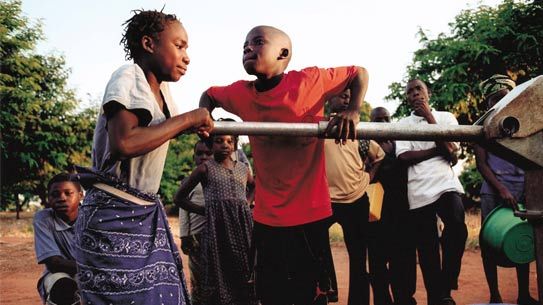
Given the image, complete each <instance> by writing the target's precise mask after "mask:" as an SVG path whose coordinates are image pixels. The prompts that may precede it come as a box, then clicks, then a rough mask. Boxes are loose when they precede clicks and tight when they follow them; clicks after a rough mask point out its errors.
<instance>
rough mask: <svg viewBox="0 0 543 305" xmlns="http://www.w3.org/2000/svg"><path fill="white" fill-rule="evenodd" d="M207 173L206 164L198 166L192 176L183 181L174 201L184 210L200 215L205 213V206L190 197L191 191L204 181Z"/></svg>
mask: <svg viewBox="0 0 543 305" xmlns="http://www.w3.org/2000/svg"><path fill="white" fill-rule="evenodd" d="M206 175H207V168H206V167H205V165H204V164H202V165H200V166H198V167H197V168H196V169H195V170H194V171H193V172H192V173H191V174H190V176H189V177H188V178H187V179H186V180H185V181H184V182H183V183H181V186H180V187H179V189H178V190H177V192H176V193H175V196H174V198H173V202H174V203H175V204H176V205H177V206H178V207H180V208H182V209H183V210H186V211H189V212H191V213H196V214H198V215H202V216H203V215H205V207H203V206H199V205H197V204H195V203H193V202H192V201H190V200H189V199H188V197H189V194H190V192H191V191H192V190H193V189H194V188H195V187H196V186H197V185H198V183H202V181H204V179H203V178H204V177H205V176H206Z"/></svg>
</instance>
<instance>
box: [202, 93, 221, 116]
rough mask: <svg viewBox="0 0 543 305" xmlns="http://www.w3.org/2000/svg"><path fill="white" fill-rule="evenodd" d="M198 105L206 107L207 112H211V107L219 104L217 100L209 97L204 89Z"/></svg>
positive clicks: (213, 107)
mask: <svg viewBox="0 0 543 305" xmlns="http://www.w3.org/2000/svg"><path fill="white" fill-rule="evenodd" d="M199 107H202V108H206V109H207V111H209V113H210V114H211V112H213V109H215V108H217V107H219V104H218V103H217V101H215V100H214V99H213V98H211V96H209V94H207V90H206V91H204V93H202V95H201V96H200V103H199Z"/></svg>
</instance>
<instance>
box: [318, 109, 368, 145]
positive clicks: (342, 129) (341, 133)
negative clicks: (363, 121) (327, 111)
mask: <svg viewBox="0 0 543 305" xmlns="http://www.w3.org/2000/svg"><path fill="white" fill-rule="evenodd" d="M359 121H360V117H359V113H358V110H345V111H342V112H339V113H338V114H336V115H335V116H333V117H332V118H331V119H330V121H329V122H328V126H326V130H325V131H324V134H325V135H327V136H328V135H332V134H333V135H335V138H336V144H339V143H340V141H341V144H345V143H346V142H347V139H350V140H352V141H354V140H355V139H356V126H357V125H358V122H359ZM334 127H336V129H335V130H334Z"/></svg>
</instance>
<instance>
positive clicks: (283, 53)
mask: <svg viewBox="0 0 543 305" xmlns="http://www.w3.org/2000/svg"><path fill="white" fill-rule="evenodd" d="M288 54H289V50H288V49H286V48H282V49H281V54H280V55H279V57H278V58H277V59H285V58H288Z"/></svg>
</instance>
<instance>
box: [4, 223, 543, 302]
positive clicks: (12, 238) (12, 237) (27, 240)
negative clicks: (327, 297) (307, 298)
mask: <svg viewBox="0 0 543 305" xmlns="http://www.w3.org/2000/svg"><path fill="white" fill-rule="evenodd" d="M14 218H15V216H14V215H13V214H9V215H6V214H5V213H0V304H5V305H8V304H9V305H15V304H17V305H28V304H40V298H39V296H38V293H37V291H36V281H37V280H38V278H39V276H40V274H41V272H42V266H39V265H37V263H36V257H35V255H34V242H33V238H32V233H31V229H30V228H31V218H32V214H30V213H24V214H23V219H22V220H20V221H17V222H15V221H14ZM170 223H171V225H172V229H173V231H174V233H175V235H176V237H177V236H178V230H177V227H178V224H177V219H176V218H174V217H172V218H170ZM332 254H333V256H334V262H335V268H336V272H337V278H338V285H339V303H335V304H338V305H344V304H347V299H346V298H347V292H348V275H349V274H348V272H349V271H348V255H347V251H346V249H345V247H344V246H343V244H342V243H340V242H338V243H334V244H333V246H332ZM183 259H184V260H185V261H186V257H183ZM498 272H499V281H500V290H501V294H502V298H503V300H504V302H506V303H515V301H516V299H517V285H516V273H515V271H514V269H510V268H500V269H499V271H498ZM185 274H186V276H187V277H188V275H189V274H188V272H186V273H185ZM459 287H460V288H459V290H458V291H454V292H453V297H454V299H455V300H456V302H457V304H458V305H467V304H483V303H486V302H488V288H487V286H486V282H485V277H484V272H483V267H482V265H481V257H480V252H479V251H472V250H468V251H466V253H465V254H464V258H463V261H462V271H461V274H460V281H459ZM530 290H531V293H532V296H537V287H536V272H535V263H532V264H531V266H530ZM415 298H416V299H417V302H418V303H419V304H426V297H425V290H424V286H423V283H422V276H421V275H420V270H419V274H418V277H417V293H416V294H415ZM332 304H333V303H332Z"/></svg>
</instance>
